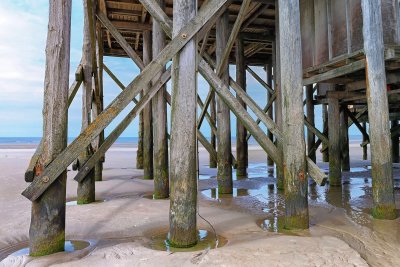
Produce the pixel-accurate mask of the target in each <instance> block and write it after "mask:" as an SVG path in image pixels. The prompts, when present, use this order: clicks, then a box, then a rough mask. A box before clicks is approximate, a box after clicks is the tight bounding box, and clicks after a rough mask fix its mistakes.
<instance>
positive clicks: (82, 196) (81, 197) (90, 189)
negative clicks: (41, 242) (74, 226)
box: [77, 0, 95, 204]
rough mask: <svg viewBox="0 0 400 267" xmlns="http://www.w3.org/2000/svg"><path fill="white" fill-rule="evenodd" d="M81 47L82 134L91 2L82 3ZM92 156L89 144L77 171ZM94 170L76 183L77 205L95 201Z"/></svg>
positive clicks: (87, 104)
mask: <svg viewBox="0 0 400 267" xmlns="http://www.w3.org/2000/svg"><path fill="white" fill-rule="evenodd" d="M83 7H84V8H83V10H84V16H83V17H84V21H83V45H82V68H83V89H82V127H81V132H83V131H84V130H85V129H86V128H87V127H88V126H89V124H90V122H91V120H92V119H91V107H92V99H93V95H92V91H93V87H94V84H93V71H94V70H93V67H94V66H93V62H94V58H93V55H94V53H95V51H93V45H92V42H94V40H93V39H92V32H93V9H92V8H93V7H92V1H91V0H84V1H83ZM92 155H93V147H92V145H91V144H90V145H89V146H87V148H86V149H85V151H83V152H82V153H81V155H80V156H79V158H78V169H81V167H82V166H83V165H84V164H85V162H86V161H87V160H88V159H89V158H90V157H91V156H92ZM94 175H95V169H94V168H93V169H92V170H90V172H89V173H88V174H87V175H86V177H85V178H84V179H83V180H82V181H81V182H79V183H78V188H77V203H78V204H88V203H92V202H94V201H95V177H94Z"/></svg>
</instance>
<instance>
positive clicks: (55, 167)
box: [22, 0, 227, 201]
mask: <svg viewBox="0 0 400 267" xmlns="http://www.w3.org/2000/svg"><path fill="white" fill-rule="evenodd" d="M226 1H227V0H222V1H220V0H209V1H208V2H207V4H205V5H203V6H202V8H201V9H200V11H199V13H198V15H197V16H196V17H195V18H193V19H192V20H191V21H190V22H188V23H187V25H186V26H185V27H184V28H183V29H182V30H181V31H180V34H179V35H177V36H176V37H175V38H173V40H172V41H171V42H170V43H169V44H168V45H167V46H166V47H165V48H164V50H163V51H162V52H161V53H160V54H159V55H158V56H157V57H156V58H155V59H154V60H153V61H152V62H151V63H150V64H149V65H147V66H146V67H145V69H144V70H143V71H142V73H141V74H140V75H139V76H138V77H136V78H135V79H134V80H133V81H132V82H131V83H130V84H129V85H128V86H127V88H126V89H125V90H124V91H123V92H122V93H120V94H119V95H118V96H117V97H116V99H114V101H112V102H111V103H110V105H109V106H108V107H107V108H106V109H105V110H104V111H103V112H102V113H101V114H100V115H99V116H98V117H97V118H96V120H94V121H93V123H91V125H90V126H89V128H87V130H85V131H84V132H83V133H81V134H80V135H79V136H78V137H77V138H76V139H75V140H74V141H73V142H72V143H71V144H70V145H69V146H68V147H67V148H66V149H65V150H64V151H63V152H61V153H60V155H59V156H58V157H57V158H56V159H54V160H53V161H52V162H51V163H50V164H49V166H47V168H46V169H45V170H44V172H43V174H42V175H41V176H40V177H39V179H35V180H34V181H33V182H32V183H31V184H30V186H29V187H28V188H27V189H25V190H24V192H23V193H22V194H23V196H25V197H26V198H28V199H30V200H32V201H33V200H36V199H37V198H38V197H39V196H41V194H42V193H43V192H44V191H45V190H46V189H47V188H48V187H49V185H51V184H52V183H53V182H54V181H55V179H56V177H57V176H58V175H60V174H61V171H62V170H63V169H65V168H66V167H67V166H69V164H71V163H72V162H73V161H74V160H75V159H76V158H77V157H78V155H79V154H80V152H81V151H82V147H85V146H87V145H88V144H89V143H90V142H91V141H92V140H93V139H94V138H95V137H96V136H97V135H99V134H100V132H101V131H102V130H103V129H104V128H105V127H107V125H108V124H109V123H110V122H111V121H112V120H113V119H114V118H115V117H116V116H117V115H118V114H119V113H120V112H121V111H122V109H123V108H125V107H126V106H127V105H128V103H129V102H130V101H131V100H132V99H133V98H134V97H135V96H136V95H137V94H139V92H140V91H141V89H142V88H143V86H144V85H146V84H148V83H149V82H150V81H151V79H152V78H153V77H154V73H158V72H159V71H161V69H162V66H164V65H165V64H166V63H167V62H168V61H169V60H171V58H172V57H173V55H175V54H176V53H177V52H178V51H180V49H182V47H183V46H184V45H185V44H186V43H187V42H188V41H190V40H191V38H193V37H194V36H195V35H196V33H197V32H198V31H199V30H200V28H201V27H202V26H203V25H204V24H205V23H206V21H208V20H209V19H210V18H211V17H212V16H213V15H214V14H215V13H216V12H218V9H219V8H220V7H221V6H222V5H224V4H225V2H226ZM44 176H47V177H48V178H49V180H48V182H43V181H42V180H41V178H42V177H44ZM46 181H47V179H46Z"/></svg>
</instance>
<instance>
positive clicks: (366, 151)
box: [362, 122, 368, 160]
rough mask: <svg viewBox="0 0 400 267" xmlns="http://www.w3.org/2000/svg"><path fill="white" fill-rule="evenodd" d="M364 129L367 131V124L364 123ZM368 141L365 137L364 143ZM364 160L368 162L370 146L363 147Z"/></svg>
mask: <svg viewBox="0 0 400 267" xmlns="http://www.w3.org/2000/svg"><path fill="white" fill-rule="evenodd" d="M362 125H363V128H364V129H367V123H366V122H363V124H362ZM366 141H368V139H367V137H366V136H364V135H363V142H366ZM362 149H363V160H368V146H363V147H362Z"/></svg>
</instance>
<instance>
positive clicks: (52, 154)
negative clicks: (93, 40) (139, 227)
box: [29, 0, 72, 256]
mask: <svg viewBox="0 0 400 267" xmlns="http://www.w3.org/2000/svg"><path fill="white" fill-rule="evenodd" d="M71 5H72V4H71V1H70V0H69V1H68V0H66V1H50V3H49V24H48V34H47V41H46V67H45V68H46V71H45V82H44V101H43V124H44V125H43V141H42V144H43V145H42V148H43V150H42V151H43V153H41V154H40V158H39V161H38V165H37V169H36V173H37V174H38V175H40V174H42V173H44V172H45V171H44V170H46V169H47V166H48V164H49V163H50V162H52V161H53V160H54V159H55V158H57V157H58V156H59V155H60V154H61V153H62V151H63V150H64V149H65V147H66V146H67V135H68V129H67V127H68V122H67V121H68V80H69V67H70V66H69V62H70V40H71V9H72V7H71ZM66 169H67V166H65V167H63V168H59V173H58V174H57V175H55V176H54V180H56V179H57V183H54V184H52V185H51V186H50V187H48V188H46V189H47V190H45V191H44V192H43V197H42V198H40V199H38V200H36V201H34V202H32V210H31V211H32V214H31V222H30V229H29V256H43V255H47V254H51V253H56V252H61V251H64V241H65V196H66V179H67V171H66ZM38 179H40V180H41V181H42V182H45V183H46V182H48V180H47V179H48V178H46V176H42V177H40V176H39V177H36V178H35V179H34V182H35V181H37V180H38ZM55 215H57V216H55Z"/></svg>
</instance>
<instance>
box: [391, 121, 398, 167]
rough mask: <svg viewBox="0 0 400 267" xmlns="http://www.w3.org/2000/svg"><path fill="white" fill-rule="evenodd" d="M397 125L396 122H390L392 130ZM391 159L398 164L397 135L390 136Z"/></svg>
mask: <svg viewBox="0 0 400 267" xmlns="http://www.w3.org/2000/svg"><path fill="white" fill-rule="evenodd" d="M398 125H399V121H398V120H394V121H392V129H393V128H394V127H397V126H398ZM392 158H393V162H394V163H399V162H400V156H399V135H398V134H396V135H394V136H392Z"/></svg>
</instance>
